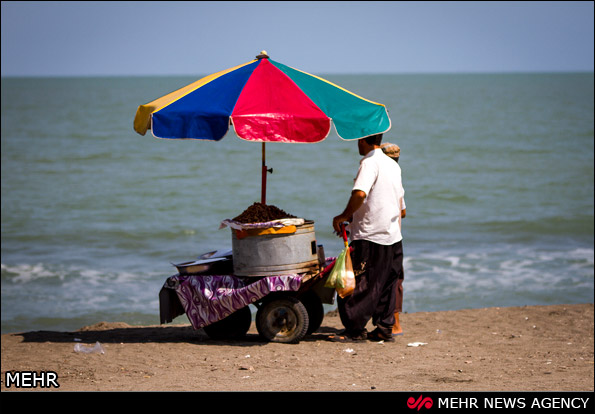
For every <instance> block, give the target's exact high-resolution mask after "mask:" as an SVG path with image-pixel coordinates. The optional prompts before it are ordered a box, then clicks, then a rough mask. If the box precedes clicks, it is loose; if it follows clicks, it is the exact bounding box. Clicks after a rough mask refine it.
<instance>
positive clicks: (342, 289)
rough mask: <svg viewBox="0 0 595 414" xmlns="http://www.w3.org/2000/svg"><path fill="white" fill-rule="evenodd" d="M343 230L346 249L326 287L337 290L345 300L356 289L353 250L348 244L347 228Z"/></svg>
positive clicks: (334, 267) (339, 257)
mask: <svg viewBox="0 0 595 414" xmlns="http://www.w3.org/2000/svg"><path fill="white" fill-rule="evenodd" d="M342 229H343V240H344V242H345V248H344V249H343V251H342V252H341V253H340V254H339V256H338V257H337V260H336V261H335V265H334V266H333V270H331V273H330V275H329V277H328V279H327V280H326V283H325V284H324V286H326V287H330V288H335V290H336V291H337V294H338V295H339V296H341V297H342V298H345V297H347V296H349V295H351V294H352V293H353V290H354V289H355V275H354V273H353V265H352V263H351V250H350V248H349V244H348V243H347V234H346V232H345V227H344V226H342Z"/></svg>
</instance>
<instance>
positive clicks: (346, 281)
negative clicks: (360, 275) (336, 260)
mask: <svg viewBox="0 0 595 414" xmlns="http://www.w3.org/2000/svg"><path fill="white" fill-rule="evenodd" d="M344 251H345V262H344V266H343V272H342V274H341V277H342V279H343V283H342V285H343V287H342V288H337V294H338V295H339V296H341V297H342V298H345V297H347V296H349V295H351V294H352V293H353V291H354V289H355V274H354V273H353V265H352V264H351V252H350V251H349V247H346V248H345V250H344Z"/></svg>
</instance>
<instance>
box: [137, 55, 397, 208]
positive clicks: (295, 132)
mask: <svg viewBox="0 0 595 414" xmlns="http://www.w3.org/2000/svg"><path fill="white" fill-rule="evenodd" d="M331 124H334V126H335V130H336V132H337V134H338V135H339V137H341V138H342V139H344V140H356V139H360V138H363V137H367V136H370V135H375V134H379V133H384V132H387V131H388V130H389V129H390V127H391V122H390V118H389V116H388V112H387V110H386V107H385V106H384V105H382V104H380V103H377V102H373V101H370V100H367V99H365V98H362V97H360V96H358V95H356V94H354V93H352V92H350V91H348V90H346V89H343V88H341V87H340V86H338V85H335V84H334V83H332V82H329V81H327V80H325V79H322V78H320V77H318V76H315V75H311V74H309V73H306V72H303V71H300V70H298V69H294V68H292V67H289V66H286V65H283V64H281V63H279V62H276V61H274V60H272V59H270V58H269V56H268V55H267V54H266V52H265V51H262V52H261V53H260V54H259V55H258V56H256V58H255V59H254V60H252V61H250V62H247V63H244V64H241V65H238V66H235V67H233V68H229V69H226V70H223V71H221V72H217V73H214V74H212V75H209V76H206V77H204V78H202V79H199V80H197V81H196V82H193V83H191V84H189V85H187V86H185V87H183V88H181V89H178V90H176V91H174V92H171V93H169V94H167V95H165V96H163V97H161V98H158V99H156V100H154V101H152V102H149V103H147V104H145V105H141V106H139V107H138V110H137V112H136V116H135V118H134V129H135V131H136V132H138V133H139V134H141V135H145V134H146V132H147V131H148V130H149V129H150V130H151V132H152V134H153V135H154V136H155V137H157V138H176V139H184V138H188V139H204V140H212V141H219V140H221V139H222V138H223V137H224V136H225V135H226V134H227V132H228V130H229V126H230V125H232V126H233V128H234V130H235V133H236V135H237V136H238V137H240V138H241V139H244V140H247V141H255V142H262V143H263V166H262V167H263V193H262V199H263V200H262V202H263V204H264V202H265V201H264V199H265V186H266V171H267V170H266V165H265V160H264V159H265V150H264V143H265V142H287V143H315V142H320V141H322V140H323V139H325V138H326V137H327V136H328V134H329V133H330V130H331Z"/></svg>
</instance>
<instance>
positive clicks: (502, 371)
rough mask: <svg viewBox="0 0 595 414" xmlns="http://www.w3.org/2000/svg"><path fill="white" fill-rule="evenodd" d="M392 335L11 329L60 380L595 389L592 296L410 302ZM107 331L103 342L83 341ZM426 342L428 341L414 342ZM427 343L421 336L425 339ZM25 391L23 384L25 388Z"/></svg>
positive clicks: (91, 384)
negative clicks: (386, 338) (474, 305)
mask: <svg viewBox="0 0 595 414" xmlns="http://www.w3.org/2000/svg"><path fill="white" fill-rule="evenodd" d="M401 320H402V325H403V328H404V331H405V332H404V335H403V336H400V337H397V339H396V341H395V342H393V343H376V342H363V343H347V344H346V343H337V342H332V341H330V340H329V336H331V335H333V334H335V333H337V332H338V331H339V330H340V329H342V326H341V323H340V320H339V318H338V316H337V315H336V313H330V314H327V315H326V316H325V319H324V321H323V323H322V326H321V328H320V329H319V330H318V331H317V332H315V333H314V334H312V335H309V336H307V337H306V338H305V339H304V340H302V341H301V342H300V343H299V344H294V345H291V344H278V343H266V342H263V341H262V340H261V339H260V338H259V336H258V334H257V332H256V329H255V327H254V323H253V324H252V327H251V329H250V331H249V332H248V335H247V337H246V338H245V339H244V340H241V341H215V340H212V339H210V338H208V336H206V334H205V333H204V332H203V331H202V330H198V331H196V330H194V329H193V328H192V327H191V326H190V325H189V324H188V325H160V326H159V325H157V326H142V327H140V326H129V325H127V324H124V323H120V322H99V323H97V324H95V325H92V326H86V327H83V328H81V329H80V330H77V331H74V332H52V331H36V332H25V333H11V334H4V335H2V391H9V390H17V388H16V387H15V386H14V384H11V386H10V388H7V387H6V385H7V384H6V378H7V375H6V373H7V372H9V373H14V372H15V371H35V372H40V371H52V372H55V373H56V383H57V384H59V388H55V387H50V388H43V389H41V388H29V390H37V391H39V390H59V391H370V392H377V391H593V367H594V365H593V331H594V328H593V304H578V305H548V306H526V307H510V308H485V309H470V310H457V311H446V312H419V313H411V314H408V313H405V314H403V315H402V317H401ZM96 342H99V343H100V344H101V346H102V348H103V350H104V351H105V352H104V353H97V354H87V353H80V352H75V351H74V346H75V344H77V343H82V344H95V343H96ZM415 343H418V346H411V345H413V344H415ZM420 343H421V344H420ZM18 390H23V388H20V389H18Z"/></svg>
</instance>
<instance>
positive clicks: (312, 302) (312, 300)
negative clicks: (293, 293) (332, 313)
mask: <svg viewBox="0 0 595 414" xmlns="http://www.w3.org/2000/svg"><path fill="white" fill-rule="evenodd" d="M300 301H301V302H302V303H303V304H304V306H305V307H306V310H307V311H308V330H307V331H306V335H310V334H312V333H314V332H316V331H317V330H318V328H320V325H322V320H323V319H324V305H323V304H322V301H321V300H320V298H319V297H318V295H317V294H316V293H315V292H313V291H311V290H310V291H308V292H306V293H304V294H303V295H302V296H301V297H300Z"/></svg>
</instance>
